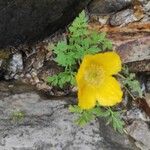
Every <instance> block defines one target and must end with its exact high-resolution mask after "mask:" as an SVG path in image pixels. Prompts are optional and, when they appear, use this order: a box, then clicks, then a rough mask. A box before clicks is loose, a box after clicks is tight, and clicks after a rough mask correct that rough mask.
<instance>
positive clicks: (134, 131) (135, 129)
mask: <svg viewBox="0 0 150 150" xmlns="http://www.w3.org/2000/svg"><path fill="white" fill-rule="evenodd" d="M127 132H128V133H129V135H130V136H131V137H133V138H134V139H135V140H136V145H137V146H138V147H139V148H140V149H141V150H149V149H150V141H149V140H150V129H149V126H148V124H147V123H145V122H144V121H140V120H135V121H134V122H133V123H132V124H131V125H130V126H128V127H127Z"/></svg>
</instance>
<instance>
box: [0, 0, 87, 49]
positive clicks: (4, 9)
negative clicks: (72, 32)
mask: <svg viewBox="0 0 150 150" xmlns="http://www.w3.org/2000/svg"><path fill="white" fill-rule="evenodd" d="M89 1H90V0H82V1H80V0H57V1H56V0H42V1H41V0H26V1H25V0H0V47H5V46H7V45H18V44H20V43H24V42H34V41H37V40H39V39H42V38H45V37H47V36H48V35H50V34H52V33H53V32H55V31H56V30H58V29H60V28H63V27H64V26H66V25H67V24H68V23H70V22H71V21H72V20H73V19H74V18H75V16H77V14H78V13H79V12H80V11H81V10H82V9H83V8H84V7H85V6H86V5H87V4H88V2H89Z"/></svg>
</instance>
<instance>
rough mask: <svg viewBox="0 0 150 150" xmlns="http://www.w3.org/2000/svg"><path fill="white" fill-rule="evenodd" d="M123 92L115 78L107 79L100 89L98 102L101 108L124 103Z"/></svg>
mask: <svg viewBox="0 0 150 150" xmlns="http://www.w3.org/2000/svg"><path fill="white" fill-rule="evenodd" d="M122 95H123V92H122V90H121V87H120V84H119V82H118V81H117V80H116V79H115V78H114V77H107V78H106V79H105V81H104V84H103V85H101V87H99V92H98V97H97V100H98V102H99V104H100V105H101V106H113V105H115V104H117V103H119V102H121V101H122Z"/></svg>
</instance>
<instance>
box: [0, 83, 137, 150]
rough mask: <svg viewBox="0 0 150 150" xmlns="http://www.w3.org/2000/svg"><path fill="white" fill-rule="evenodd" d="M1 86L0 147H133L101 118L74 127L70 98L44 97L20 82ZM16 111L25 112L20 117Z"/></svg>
mask: <svg viewBox="0 0 150 150" xmlns="http://www.w3.org/2000/svg"><path fill="white" fill-rule="evenodd" d="M0 87H1V88H0V106H1V107H0V112H1V116H0V118H1V121H0V150H116V149H118V150H136V147H135V146H134V145H133V144H132V143H131V142H130V141H129V139H128V138H127V137H126V136H125V135H121V134H118V133H116V132H114V131H113V130H112V129H111V128H110V127H109V126H106V125H105V122H104V120H97V121H95V122H92V123H91V124H89V125H87V126H85V127H84V128H80V127H78V126H76V125H75V124H74V123H73V121H74V119H75V118H74V115H73V114H71V113H70V112H69V111H68V104H69V103H70V101H71V99H69V98H68V100H63V99H60V100H51V99H47V98H44V97H41V96H40V95H39V94H37V93H36V92H34V91H32V90H31V87H30V88H29V89H28V88H27V87H25V86H21V85H15V86H14V85H7V84H6V83H0ZM23 87H24V88H23ZM21 89H23V90H22V91H21ZM22 92H24V93H22ZM17 112H24V114H25V115H24V116H23V117H22V118H21V119H19V117H17ZM18 114H19V113H18ZM17 118H18V119H17Z"/></svg>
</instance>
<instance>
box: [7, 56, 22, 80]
mask: <svg viewBox="0 0 150 150" xmlns="http://www.w3.org/2000/svg"><path fill="white" fill-rule="evenodd" d="M22 70H23V59H22V54H21V53H15V54H12V56H11V57H10V59H9V62H8V63H7V68H6V70H5V71H6V74H5V79H6V80H9V79H13V78H14V77H15V75H16V74H17V73H21V72H22Z"/></svg>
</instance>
